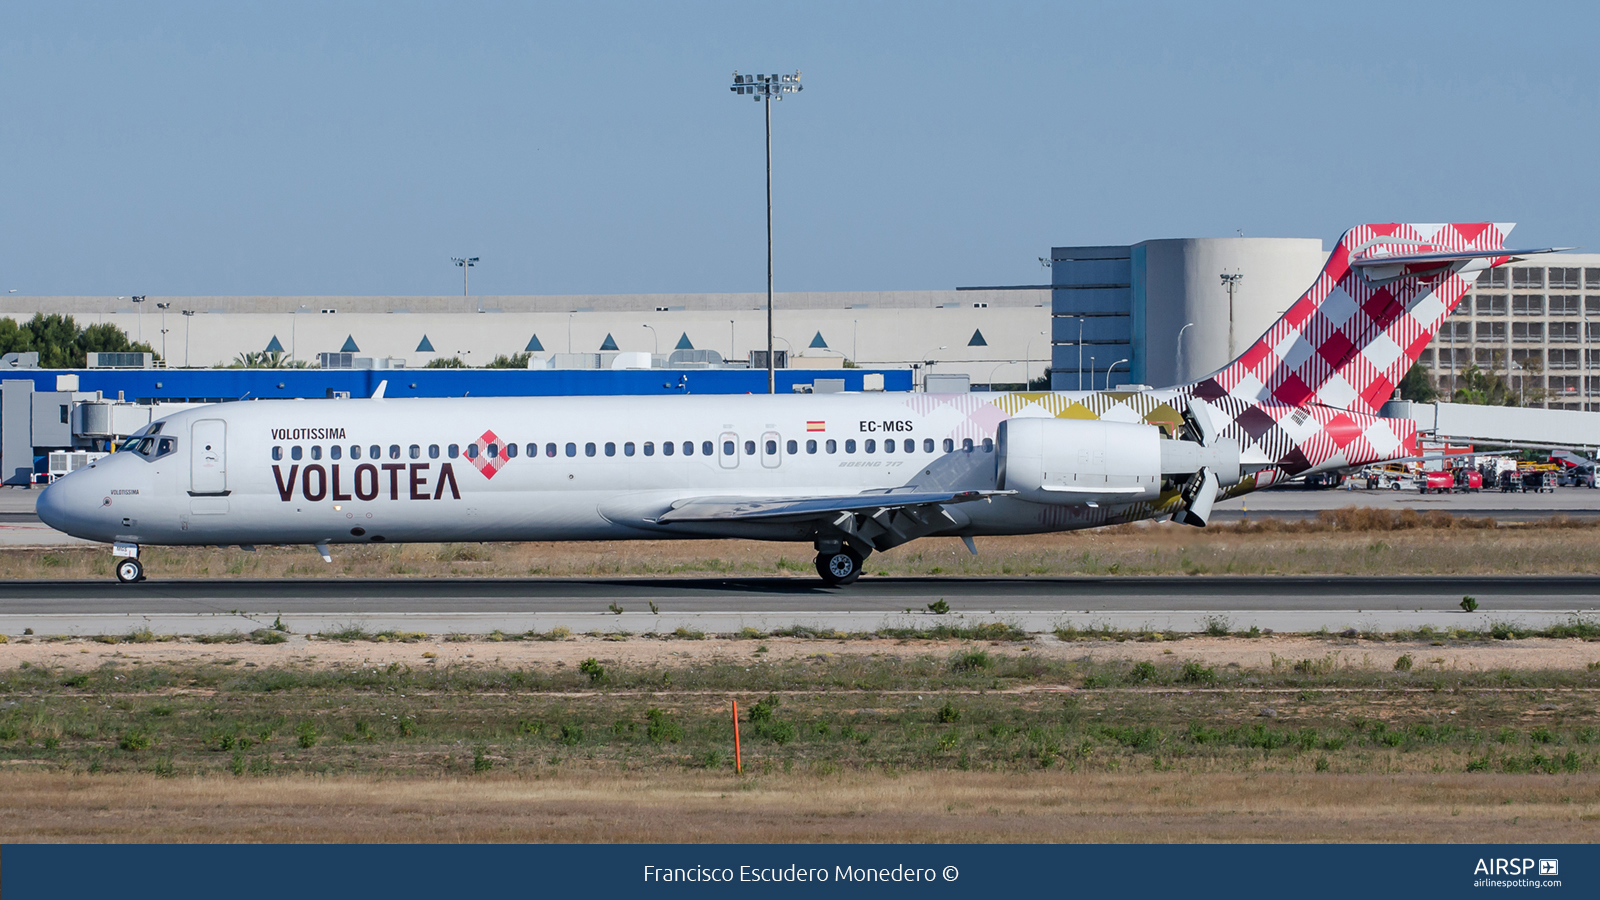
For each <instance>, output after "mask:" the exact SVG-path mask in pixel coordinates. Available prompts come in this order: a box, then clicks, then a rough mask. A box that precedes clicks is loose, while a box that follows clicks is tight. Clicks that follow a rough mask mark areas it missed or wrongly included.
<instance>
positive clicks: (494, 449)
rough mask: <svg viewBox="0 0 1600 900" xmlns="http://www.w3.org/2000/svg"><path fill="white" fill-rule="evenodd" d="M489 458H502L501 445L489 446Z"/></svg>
mask: <svg viewBox="0 0 1600 900" xmlns="http://www.w3.org/2000/svg"><path fill="white" fill-rule="evenodd" d="M489 458H490V459H499V458H500V445H499V444H490V445H489Z"/></svg>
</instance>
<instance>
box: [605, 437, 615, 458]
mask: <svg viewBox="0 0 1600 900" xmlns="http://www.w3.org/2000/svg"><path fill="white" fill-rule="evenodd" d="M606 455H607V456H616V455H617V445H616V444H614V443H612V442H611V441H606Z"/></svg>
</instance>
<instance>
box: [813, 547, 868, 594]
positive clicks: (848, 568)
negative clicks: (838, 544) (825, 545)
mask: <svg viewBox="0 0 1600 900" xmlns="http://www.w3.org/2000/svg"><path fill="white" fill-rule="evenodd" d="M817 574H818V575H821V576H822V580H823V581H825V582H827V583H828V585H829V586H830V587H842V586H844V585H847V584H850V583H851V582H853V581H855V580H856V579H857V578H860V577H861V557H859V556H857V555H855V554H854V553H852V552H850V551H849V550H837V551H835V552H833V553H818V554H817Z"/></svg>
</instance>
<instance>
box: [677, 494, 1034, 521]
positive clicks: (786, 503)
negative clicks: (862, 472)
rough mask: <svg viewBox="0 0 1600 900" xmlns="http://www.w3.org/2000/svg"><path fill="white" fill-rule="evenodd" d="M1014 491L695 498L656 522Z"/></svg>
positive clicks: (962, 499)
mask: <svg viewBox="0 0 1600 900" xmlns="http://www.w3.org/2000/svg"><path fill="white" fill-rule="evenodd" d="M1011 493H1015V492H1014V491H951V492H932V491H929V492H921V491H918V492H911V491H906V492H900V493H888V494H849V495H846V496H842V497H783V498H778V497H695V498H692V499H689V500H682V501H679V502H678V503H676V504H674V505H673V507H672V509H670V510H668V511H667V512H666V513H664V514H662V515H661V516H659V517H658V518H657V519H656V521H657V522H658V523H660V524H663V525H669V524H671V523H673V522H716V521H728V520H739V519H743V520H754V519H763V520H769V521H770V520H773V519H814V518H818V517H820V516H825V515H828V514H831V513H846V512H848V513H857V512H862V511H878V510H894V509H904V508H906V507H909V506H926V505H929V504H945V503H971V502H972V501H974V500H984V499H987V498H989V497H993V496H996V495H1003V494H1011Z"/></svg>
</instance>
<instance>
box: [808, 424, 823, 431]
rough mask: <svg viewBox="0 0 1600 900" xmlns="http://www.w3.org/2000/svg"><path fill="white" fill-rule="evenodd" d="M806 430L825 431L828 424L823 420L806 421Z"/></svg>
mask: <svg viewBox="0 0 1600 900" xmlns="http://www.w3.org/2000/svg"><path fill="white" fill-rule="evenodd" d="M806 430H807V431H827V430H828V426H827V424H826V423H824V422H807V423H806Z"/></svg>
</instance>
